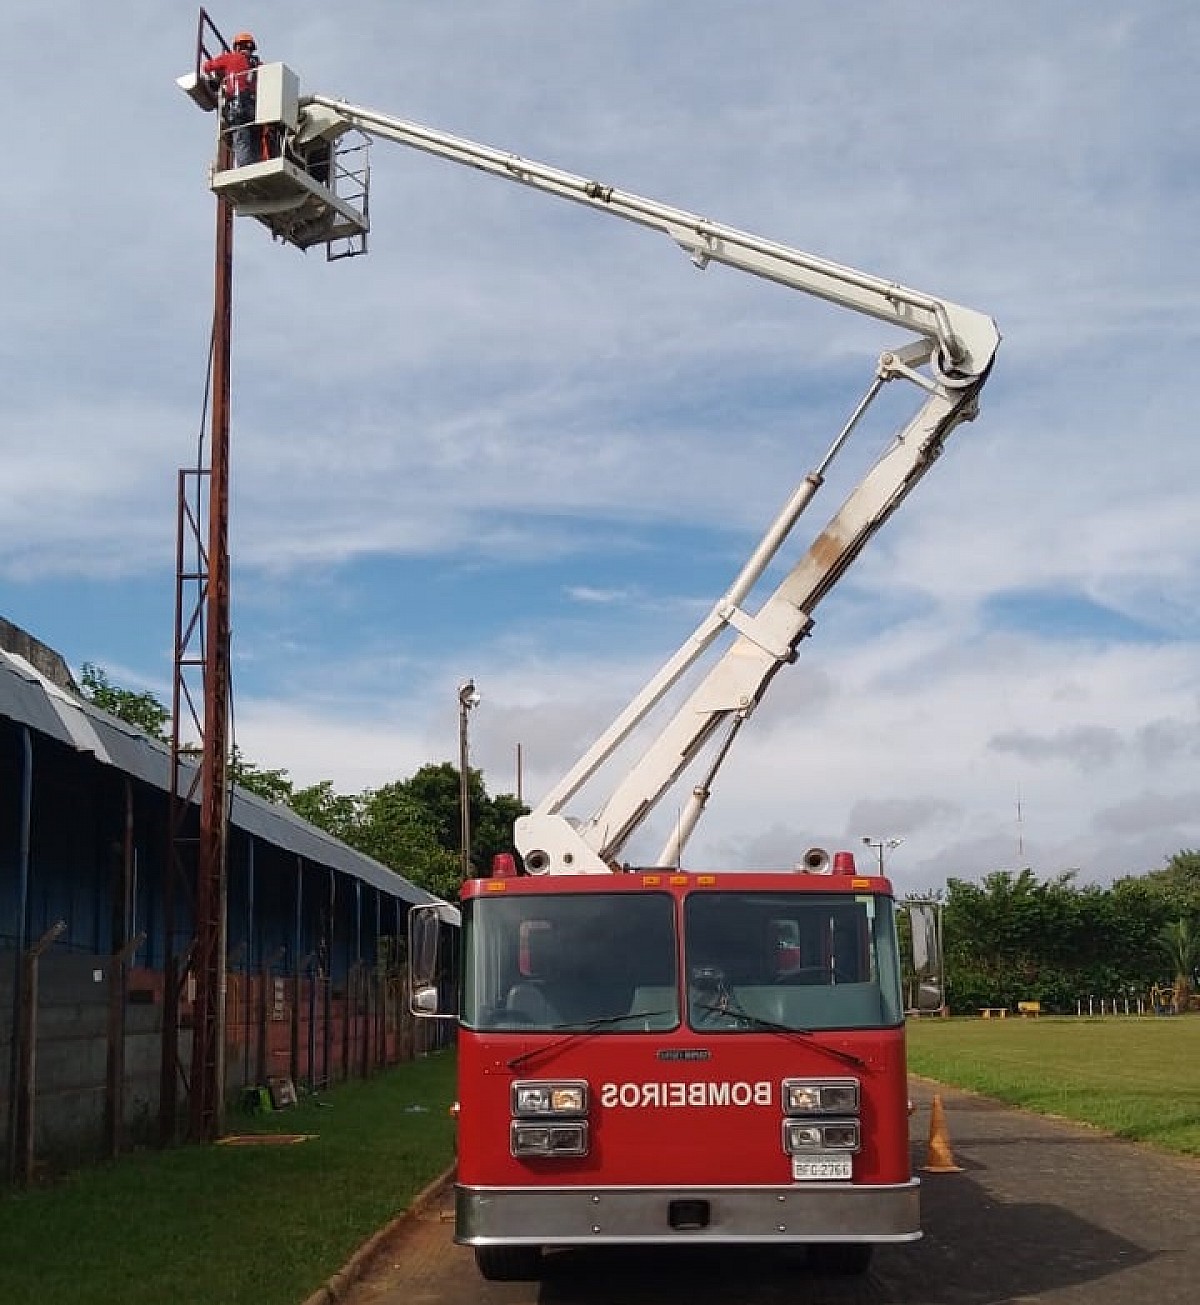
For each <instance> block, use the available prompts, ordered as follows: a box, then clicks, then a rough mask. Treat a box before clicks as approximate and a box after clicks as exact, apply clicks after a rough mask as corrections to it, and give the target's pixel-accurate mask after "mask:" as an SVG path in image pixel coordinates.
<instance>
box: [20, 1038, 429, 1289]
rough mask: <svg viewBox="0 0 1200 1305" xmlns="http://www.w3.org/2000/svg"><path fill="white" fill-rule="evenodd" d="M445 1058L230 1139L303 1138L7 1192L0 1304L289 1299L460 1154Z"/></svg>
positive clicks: (257, 1122) (266, 1117)
mask: <svg viewBox="0 0 1200 1305" xmlns="http://www.w3.org/2000/svg"><path fill="white" fill-rule="evenodd" d="M454 1095H455V1089H454V1059H453V1055H452V1053H449V1052H438V1053H435V1054H433V1055H430V1056H428V1057H424V1058H422V1059H419V1060H416V1061H413V1062H411V1063H409V1064H405V1065H401V1066H398V1067H397V1068H395V1069H392V1070H389V1071H388V1072H387V1073H384V1074H381V1075H379V1076H378V1077H376V1078H372V1079H368V1080H360V1081H355V1082H351V1083H347V1084H343V1085H340V1086H338V1087H336V1088H334V1089H333V1090H332V1091H330V1092H329V1093H327V1094H323V1095H322V1096H321V1097H320V1098H319V1099H317V1100H312V1099H306V1100H304V1101H302V1102H301V1103H300V1104H299V1105H298V1106H297V1107H295V1108H294V1109H289V1110H283V1111H277V1112H270V1113H266V1114H256V1115H242V1114H240V1113H238V1112H237V1111H236V1110H234V1111H230V1113H229V1116H228V1119H227V1121H226V1122H227V1131H229V1132H231V1133H302V1134H311V1135H312V1137H311V1139H310V1140H308V1141H304V1142H299V1143H295V1144H287V1145H283V1144H276V1145H253V1146H227V1145H220V1146H209V1147H180V1148H177V1149H174V1150H170V1151H144V1152H140V1153H138V1154H135V1155H133V1156H129V1157H126V1158H124V1159H122V1160H121V1161H119V1162H118V1163H116V1164H112V1165H105V1166H102V1167H99V1168H94V1169H85V1170H80V1171H78V1172H76V1173H74V1174H73V1175H71V1176H70V1177H68V1178H64V1179H61V1180H59V1181H56V1182H54V1183H50V1184H47V1185H46V1186H42V1187H35V1188H32V1189H30V1190H29V1191H27V1192H12V1191H7V1192H3V1193H0V1301H13V1302H17V1301H29V1302H36V1305H60V1303H61V1305H66V1303H67V1302H72V1303H73V1305H92V1303H93V1302H94V1305H114V1302H117V1301H119V1302H121V1305H163V1303H164V1302H168V1301H169V1302H171V1305H243V1303H244V1305H297V1303H298V1302H299V1301H302V1300H304V1299H305V1297H307V1296H308V1295H309V1294H311V1293H312V1292H313V1291H315V1290H316V1288H317V1287H319V1286H320V1285H321V1283H322V1282H324V1281H325V1280H326V1279H327V1278H328V1277H329V1276H330V1274H332V1273H334V1272H335V1271H336V1270H337V1269H338V1268H340V1267H341V1265H342V1264H344V1263H345V1261H346V1260H347V1259H348V1258H349V1256H350V1255H351V1254H352V1253H353V1251H354V1250H355V1249H356V1248H357V1247H358V1246H359V1245H361V1243H362V1242H364V1241H365V1240H366V1239H367V1238H368V1237H369V1236H370V1235H371V1234H372V1233H373V1232H375V1231H376V1230H377V1229H378V1228H380V1227H381V1226H383V1225H384V1224H386V1223H387V1222H388V1221H389V1220H391V1219H392V1218H394V1217H395V1216H396V1215H397V1214H399V1213H400V1212H401V1211H402V1210H404V1209H405V1208H406V1206H407V1205H408V1203H409V1202H410V1201H411V1199H412V1197H413V1196H414V1195H415V1194H416V1193H417V1192H418V1191H420V1190H421V1189H422V1188H424V1187H425V1186H426V1185H427V1184H428V1183H429V1182H430V1181H431V1180H432V1179H433V1178H434V1177H436V1176H437V1175H438V1174H439V1173H441V1172H442V1171H443V1170H445V1169H446V1168H447V1167H448V1166H449V1165H450V1164H451V1163H452V1162H453V1155H454V1122H453V1120H452V1119H451V1118H450V1115H449V1107H450V1105H451V1103H452V1102H453V1100H454Z"/></svg>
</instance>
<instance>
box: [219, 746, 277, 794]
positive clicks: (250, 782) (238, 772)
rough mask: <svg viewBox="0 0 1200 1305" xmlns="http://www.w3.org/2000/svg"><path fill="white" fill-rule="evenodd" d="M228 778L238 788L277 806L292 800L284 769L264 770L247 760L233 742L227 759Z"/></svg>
mask: <svg viewBox="0 0 1200 1305" xmlns="http://www.w3.org/2000/svg"><path fill="white" fill-rule="evenodd" d="M229 779H230V782H231V783H233V784H237V785H238V786H239V787H240V788H244V789H248V790H249V791H250V792H251V793H256V794H257V795H258V796H259V797H260V798H263V799H264V800H265V801H267V802H274V803H275V804H276V805H277V806H280V805H285V804H286V805H290V804H291V800H292V781H291V780H290V779H289V778H288V773H287V771H286V770H266V769H264V768H263V767H261V766H256V765H255V764H254V762H252V761H247V760H246V758H245V757H244V756H243V755H242V750H241V749H240V748H239V747H238V746H237V744H236V743H235V744H234V746H233V755H232V756H231V757H230V760H229Z"/></svg>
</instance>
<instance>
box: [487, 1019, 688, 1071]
mask: <svg viewBox="0 0 1200 1305" xmlns="http://www.w3.org/2000/svg"><path fill="white" fill-rule="evenodd" d="M662 1015H670V1016H672V1018H678V1012H677V1011H674V1010H639V1011H632V1012H627V1013H626V1014H624V1015H601V1016H599V1017H598V1018H596V1019H594V1020H582V1021H579V1022H573V1023H570V1024H552V1025H551V1026H550V1027H549V1028H548V1029H540V1030H538V1032H543V1033H560V1032H561V1033H564V1035H565V1036H563V1037H561V1038H556V1039H555V1041H553V1042H547V1043H546V1045H545V1046H544V1047H531V1048H530V1049H529V1050H528V1051H523V1052H521V1054H520V1055H519V1056H514V1057H513V1058H512V1059H511V1060H510V1061H509V1062H508V1068H509V1069H519V1068H520V1067H521V1066H522V1065H525V1064H528V1063H529V1061H531V1060H532V1059H534V1057H535V1056H541V1055H545V1054H547V1053H549V1052H551V1051H553V1050H555V1048H556V1047H562V1046H565V1045H566V1044H567V1043H568V1042H570V1041H571V1038H572V1036H573V1035H575V1034H576V1033H594V1032H595V1031H596V1030H597V1029H602V1028H604V1027H605V1026H606V1025H608V1024H622V1023H624V1022H625V1020H652V1019H657V1018H658V1017H659V1016H662ZM532 1031H533V1030H528V1032H532ZM522 1032H526V1030H522ZM631 1032H634V1033H637V1032H640V1030H638V1029H633V1030H631Z"/></svg>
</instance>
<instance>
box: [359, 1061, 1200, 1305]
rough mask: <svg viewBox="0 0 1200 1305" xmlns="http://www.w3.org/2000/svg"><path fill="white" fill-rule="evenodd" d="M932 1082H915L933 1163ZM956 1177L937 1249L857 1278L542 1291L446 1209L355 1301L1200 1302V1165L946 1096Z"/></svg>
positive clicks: (934, 1211)
mask: <svg viewBox="0 0 1200 1305" xmlns="http://www.w3.org/2000/svg"><path fill="white" fill-rule="evenodd" d="M933 1090H934V1089H933V1087H932V1085H929V1084H923V1083H914V1091H913V1096H914V1100H915V1101H916V1102H917V1113H916V1115H915V1116H914V1123H913V1136H914V1138H919V1139H921V1141H920V1144H919V1145H918V1146H916V1147H915V1148H914V1150H915V1153H916V1159H917V1163H918V1164H920V1163H922V1162H923V1161H924V1158H925V1149H926V1148H925V1144H924V1139H925V1138H926V1137H927V1136H928V1127H929V1103H930V1101H931V1100H932V1092H933ZM936 1090H937V1091H939V1092H940V1093H941V1096H942V1101H943V1104H944V1105H945V1108H946V1117H947V1122H948V1128H949V1135H950V1142H951V1145H952V1148H953V1151H954V1158H955V1159H956V1161H957V1162H958V1164H959V1165H961V1166H962V1168H963V1172H962V1173H957V1174H934V1175H925V1176H924V1179H925V1186H924V1197H923V1201H924V1223H925V1228H926V1235H925V1238H924V1239H923V1240H922V1241H920V1242H918V1243H916V1244H915V1245H909V1246H896V1247H885V1248H881V1249H879V1250H877V1251H876V1254H875V1260H874V1263H873V1266H872V1268H871V1271H870V1273H869V1274H867V1275H866V1276H865V1277H862V1278H857V1279H834V1278H826V1277H820V1276H817V1275H816V1274H814V1273H811V1272H810V1271H809V1270H808V1269H807V1268H806V1267H805V1265H804V1262H803V1257H802V1255H798V1254H791V1253H783V1252H778V1251H774V1250H772V1249H759V1250H753V1249H751V1250H745V1251H712V1250H703V1249H701V1248H694V1249H687V1248H682V1249H680V1250H679V1251H678V1252H676V1253H672V1254H667V1253H666V1252H664V1251H662V1250H659V1251H650V1250H646V1251H638V1252H624V1251H608V1252H604V1251H602V1250H601V1248H597V1249H596V1250H584V1251H562V1252H557V1253H555V1254H554V1255H552V1256H550V1257H548V1259H547V1274H546V1277H545V1279H544V1281H543V1282H541V1283H540V1284H534V1283H485V1282H483V1281H482V1280H481V1279H480V1278H479V1277H478V1275H477V1274H476V1272H475V1264H474V1260H473V1258H472V1255H471V1253H470V1251H469V1250H466V1249H464V1248H462V1247H456V1246H454V1245H453V1243H452V1241H451V1231H452V1227H453V1224H452V1221H451V1217H450V1209H451V1200H450V1197H449V1195H448V1194H447V1195H446V1196H445V1198H444V1199H442V1200H440V1201H439V1200H435V1201H433V1202H432V1203H431V1204H430V1205H429V1206H428V1207H427V1208H426V1210H425V1211H424V1213H423V1214H421V1215H420V1216H419V1217H417V1218H414V1219H412V1220H410V1221H408V1222H407V1223H406V1224H405V1225H403V1226H402V1227H401V1228H400V1229H399V1231H398V1232H397V1234H396V1235H395V1237H394V1238H392V1239H390V1240H389V1241H388V1243H387V1244H386V1245H385V1246H384V1247H383V1248H382V1251H381V1254H380V1255H379V1257H378V1258H377V1259H376V1260H375V1262H374V1263H373V1265H372V1267H371V1269H370V1270H369V1272H368V1273H367V1275H366V1276H365V1277H364V1278H363V1279H362V1280H361V1281H360V1282H359V1283H358V1285H357V1286H356V1287H355V1288H354V1289H353V1290H352V1292H351V1293H350V1295H349V1296H347V1297H346V1298H345V1299H346V1305H465V1303H466V1302H478V1305H782V1303H783V1302H789V1303H790V1302H796V1301H804V1302H807V1303H809V1305H825V1303H826V1302H829V1303H833V1302H838V1303H841V1302H862V1303H864V1305H865V1303H866V1302H871V1303H881V1302H894V1303H895V1305H1009V1303H1011V1302H1016V1301H1020V1302H1026V1303H1030V1305H1032V1303H1033V1302H1036V1303H1037V1305H1067V1303H1068V1302H1070V1303H1072V1305H1076V1303H1077V1305H1084V1303H1085V1302H1086V1305H1185V1302H1186V1305H1193V1302H1196V1301H1197V1300H1200V1161H1188V1160H1175V1159H1172V1158H1170V1157H1164V1156H1158V1155H1155V1154H1153V1153H1151V1152H1148V1151H1145V1150H1143V1149H1141V1148H1138V1147H1135V1146H1132V1145H1129V1144H1126V1143H1123V1142H1117V1141H1113V1140H1111V1139H1108V1138H1105V1137H1103V1136H1101V1135H1100V1134H1097V1133H1093V1132H1090V1131H1088V1130H1086V1129H1083V1128H1079V1127H1076V1126H1075V1125H1071V1124H1065V1123H1058V1122H1056V1121H1053V1120H1047V1119H1040V1118H1038V1117H1037V1116H1033V1115H1026V1114H1022V1113H1020V1112H1018V1111H1013V1110H1006V1109H1004V1108H1002V1107H1000V1106H997V1105H994V1104H992V1103H990V1102H987V1101H983V1100H981V1099H979V1098H977V1097H971V1096H967V1095H965V1094H963V1093H958V1092H954V1091H952V1090H950V1089H943V1088H937V1089H936Z"/></svg>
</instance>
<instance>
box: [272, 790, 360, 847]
mask: <svg viewBox="0 0 1200 1305" xmlns="http://www.w3.org/2000/svg"><path fill="white" fill-rule="evenodd" d="M288 806H290V807H291V808H292V810H293V811H294V812H295V813H296V814H297V815H298V816H300V817H301V818H302V819H304V820H307V821H308V822H309V824H312V825H317V826H318V827H319V828H321V829H323V830H325V832H326V833H328V834H332V835H333V837H334V838H338V839H341V841H342V842H343V843H349V842H350V841H351V839H352V838H353V836H354V831H355V828H356V827H357V824H358V821H359V806H360V799H359V798H358V797H354V796H350V795H348V794H344V793H335V792H334V791H333V781H332V780H328V779H323V780H321V782H320V783H319V784H312V785H310V786H309V787H308V788H300V789H296V790H295V791H294V792H293V793H292V795H291V797H290V798H288Z"/></svg>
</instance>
